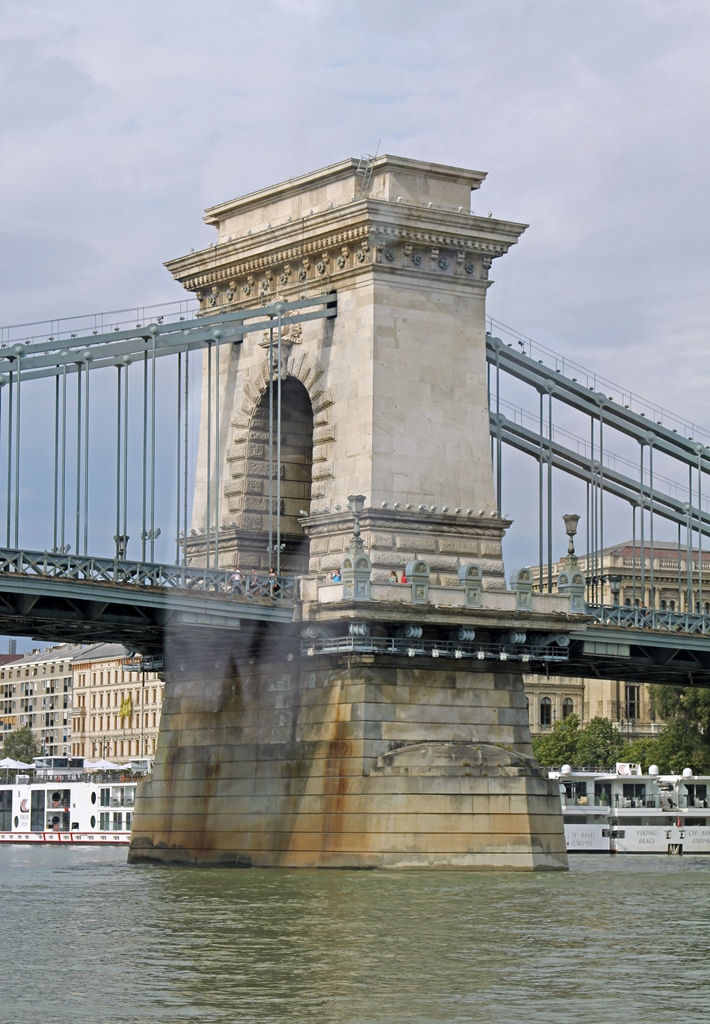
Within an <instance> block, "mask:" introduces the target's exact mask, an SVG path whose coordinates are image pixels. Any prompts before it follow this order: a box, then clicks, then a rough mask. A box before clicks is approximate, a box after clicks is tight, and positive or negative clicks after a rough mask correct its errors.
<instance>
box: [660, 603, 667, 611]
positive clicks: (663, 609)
mask: <svg viewBox="0 0 710 1024" xmlns="http://www.w3.org/2000/svg"><path fill="white" fill-rule="evenodd" d="M667 608H668V602H667V601H665V600H663V601H661V611H662V612H665V611H666V610H667Z"/></svg>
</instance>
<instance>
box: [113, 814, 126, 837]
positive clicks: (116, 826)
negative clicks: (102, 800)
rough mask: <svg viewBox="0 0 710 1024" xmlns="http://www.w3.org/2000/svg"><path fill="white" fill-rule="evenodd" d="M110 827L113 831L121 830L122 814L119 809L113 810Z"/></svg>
mask: <svg viewBox="0 0 710 1024" xmlns="http://www.w3.org/2000/svg"><path fill="white" fill-rule="evenodd" d="M112 827H113V831H114V832H122V831H123V814H122V813H121V811H114V814H113V826H112Z"/></svg>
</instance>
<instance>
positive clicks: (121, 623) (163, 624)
mask: <svg viewBox="0 0 710 1024" xmlns="http://www.w3.org/2000/svg"><path fill="white" fill-rule="evenodd" d="M104 561H108V560H102V559H98V560H97V559H89V558H86V559H82V558H79V559H72V558H70V557H69V556H65V555H48V556H47V563H45V560H44V556H43V555H41V554H40V553H37V552H29V553H28V552H17V551H15V552H13V551H8V550H7V549H6V550H3V551H1V552H0V632H2V633H4V634H6V635H10V636H32V637H35V638H36V639H39V640H51V641H55V642H57V641H71V642H74V643H82V642H89V641H91V642H99V641H106V642H118V643H124V644H125V645H126V646H128V647H132V648H135V649H140V650H159V649H161V648H162V644H163V637H164V635H165V634H166V633H168V632H172V634H173V635H174V634H175V633H177V632H179V633H180V634H183V633H187V634H190V633H192V632H199V631H205V630H207V631H208V632H209V631H212V632H213V631H215V630H216V631H217V632H220V631H222V632H224V631H226V632H228V633H234V632H235V631H238V630H240V629H241V628H242V623H243V622H249V623H252V624H253V625H254V626H259V625H260V624H264V625H282V626H285V625H286V624H288V623H291V622H292V621H293V617H294V602H293V600H290V599H286V598H285V597H281V598H280V599H278V600H277V599H276V598H275V597H273V596H266V595H256V596H255V595H254V593H253V592H252V593H242V594H234V593H230V592H228V591H225V590H222V591H221V590H219V589H215V590H210V589H206V587H208V586H210V585H211V583H210V579H211V577H212V576H214V575H215V574H216V573H217V574H218V575H219V576H220V577H222V578H224V577H225V573H223V572H221V571H219V570H196V571H193V570H192V569H190V570H188V573H189V576H190V579H189V581H188V583H189V584H191V585H192V586H191V587H190V586H189V585H185V581H183V587H182V588H180V587H178V585H177V582H178V581H179V578H180V567H175V566H173V567H170V566H158V565H154V564H152V563H137V564H133V565H132V566H131V563H123V566H122V565H121V563H116V571H115V573H114V575H113V577H112V579H107V578H106V577H105V573H106V567H105V565H102V564H99V565H98V569H97V571H96V573H95V574H94V575H90V573H89V570H90V568H91V566H89V563H94V568H96V565H95V563H103V562H104ZM77 562H80V563H82V567H81V572H80V571H79V569H78V568H77V565H76V563H77ZM55 563H57V564H55ZM59 563H61V564H59ZM70 563H71V564H70ZM22 567H24V570H23V569H22ZM43 568H44V569H46V570H47V571H46V572H42V571H41V569H43ZM82 573H85V575H82ZM200 575H203V576H204V578H203V581H202V584H203V589H197V588H196V584H197V582H198V581H199V577H200ZM207 577H210V579H207ZM160 579H163V580H168V581H169V582H168V583H164V585H163V586H161V585H160V584H159V583H158V581H159V580H160ZM291 583H292V584H294V585H295V581H291ZM285 589H286V588H285V587H284V590H285Z"/></svg>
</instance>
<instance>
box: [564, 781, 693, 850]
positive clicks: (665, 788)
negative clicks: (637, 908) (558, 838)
mask: <svg viewBox="0 0 710 1024" xmlns="http://www.w3.org/2000/svg"><path fill="white" fill-rule="evenodd" d="M550 778H553V779H558V780H559V785H560V800H561V802H562V814H563V818H564V827H565V838H566V840H567V852H568V853H672V854H680V853H710V806H708V803H709V801H708V796H709V791H710V776H706V775H693V773H692V771H691V769H690V768H685V769H684V770H683V773H682V775H661V774H659V771H658V768H657V767H656V766H655V765H651V767H650V768H649V770H648V774H647V775H644V774H643V772H642V770H641V766H640V765H638V764H625V763H623V764H622V763H619V764H617V765H616V771H614V772H595V771H586V770H585V771H574V770H573V769H572V768H571V767H570V766H569V765H567V764H565V765H563V766H562V768H561V769H560V770H559V771H553V772H550Z"/></svg>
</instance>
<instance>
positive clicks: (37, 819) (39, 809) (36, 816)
mask: <svg viewBox="0 0 710 1024" xmlns="http://www.w3.org/2000/svg"><path fill="white" fill-rule="evenodd" d="M30 828H31V830H32V831H33V832H44V790H43V789H33V790H32V810H31V817H30Z"/></svg>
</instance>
